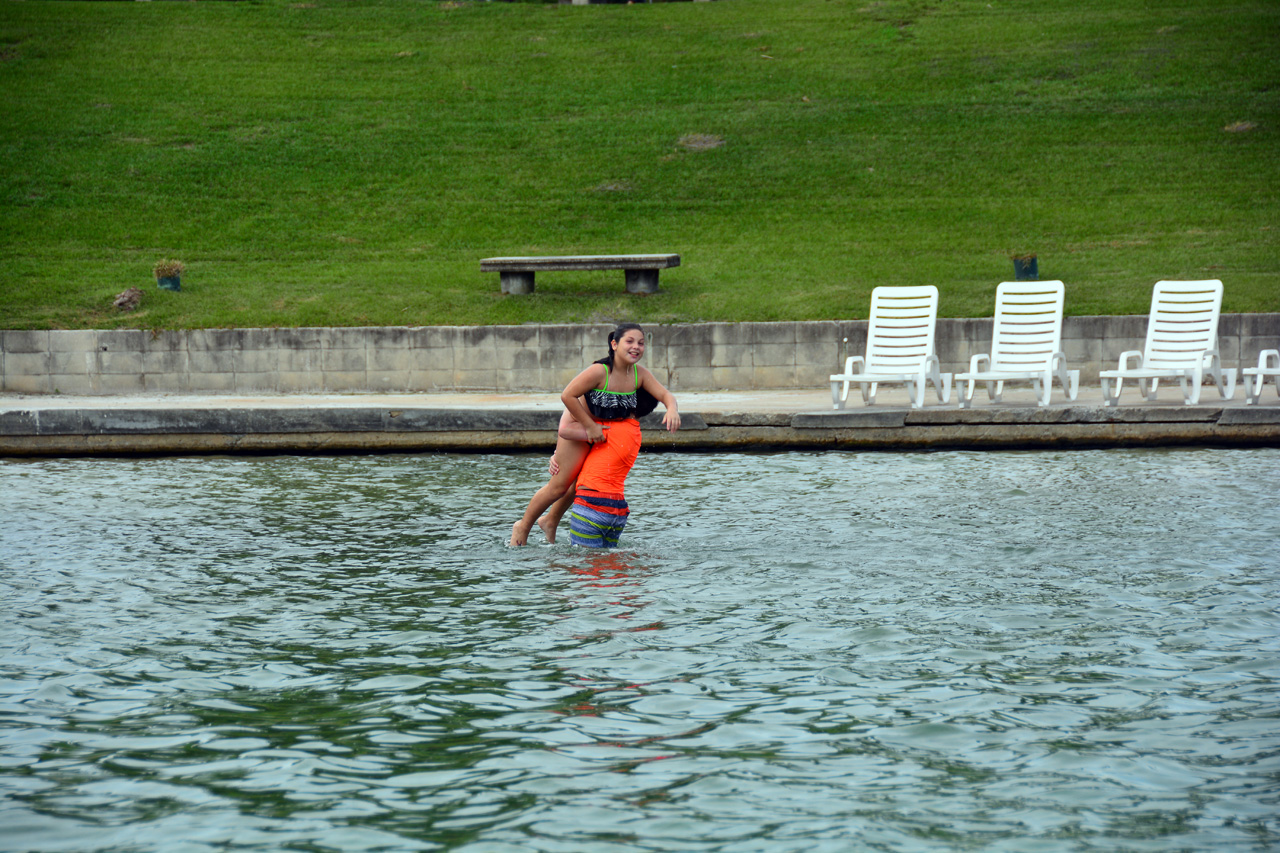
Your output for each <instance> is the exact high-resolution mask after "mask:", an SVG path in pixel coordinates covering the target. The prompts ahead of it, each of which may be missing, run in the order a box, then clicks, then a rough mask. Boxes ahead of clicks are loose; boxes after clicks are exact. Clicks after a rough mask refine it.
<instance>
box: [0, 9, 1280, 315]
mask: <svg viewBox="0 0 1280 853" xmlns="http://www.w3.org/2000/svg"><path fill="white" fill-rule="evenodd" d="M1276 44H1280V4H1276V3H1274V2H1272V0H1241V2H1231V3H1227V2H1222V0H1182V2H1178V3H1171V4H1152V3H1149V2H1148V0H1081V2H1076V3H1070V4H1067V3H1044V2H1041V0H997V2H988V0H976V2H975V1H974V0H946V2H942V0H887V2H868V0H788V2H777V0H722V2H718V3H697V4H695V3H671V4H653V5H635V6H594V7H573V6H558V5H549V6H542V5H527V4H506V3H476V4H466V3H460V4H459V3H439V2H401V0H385V2H376V1H375V0H315V2H311V3H291V2H277V0H264V2H255V3H173V4H170V3H149V4H136V3H78V2H59V3H41V2H12V0H0V160H2V162H3V164H4V165H3V167H2V169H3V170H2V171H0V328H30V327H37V328H39V327H115V326H139V325H141V326H152V327H181V326H191V327H204V326H265V325H281V326H294V325H364V324H374V325H381V324H439V323H458V324H491V323H522V322H575V321H581V320H599V319H604V318H610V319H613V318H618V319H622V318H628V319H632V318H633V319H640V320H649V321H699V320H771V319H822V318H837V317H858V316H865V312H866V306H867V304H868V299H869V294H870V290H871V288H872V287H874V286H875V285H878V284H915V283H929V282H932V283H936V284H938V285H939V287H940V288H941V289H942V291H943V298H942V312H943V314H945V315H949V316H980V315H983V314H989V313H990V311H991V300H992V296H993V293H994V289H995V285H996V283H998V282H999V281H1001V280H1003V279H1006V278H1009V277H1010V276H1011V264H1010V262H1009V260H1008V256H1009V254H1010V253H1011V252H1022V251H1035V252H1038V253H1039V256H1040V271H1041V275H1042V277H1045V278H1061V279H1063V280H1064V281H1066V282H1067V285H1068V299H1067V310H1068V312H1069V313H1072V314H1094V313H1144V312H1145V311H1146V309H1147V304H1148V301H1149V298H1150V296H1149V295H1150V287H1151V284H1152V283H1153V282H1154V281H1156V280H1157V279H1159V278H1206V277H1215V278H1221V279H1223V281H1224V282H1225V284H1226V288H1227V296H1226V302H1225V306H1224V308H1225V310H1227V311H1276V310H1280V234H1277V231H1276V230H1275V228H1276V227H1277V226H1278V225H1280V215H1278V214H1280V144H1278V142H1280V88H1278V86H1280V52H1277V51H1276V50H1275V46H1276ZM1245 121H1247V122H1253V123H1254V124H1256V127H1255V128H1253V129H1251V130H1247V131H1243V132H1227V131H1225V130H1224V128H1225V127H1226V126H1228V125H1231V124H1233V123H1236V122H1245ZM694 133H700V134H708V135H713V136H716V137H720V138H722V139H723V140H724V144H723V145H722V146H720V147H716V148H713V149H709V150H701V151H697V150H688V149H686V148H684V147H682V146H681V145H680V144H679V140H680V139H681V137H683V136H685V135H687V134H694ZM648 251H655V252H656V251H675V252H679V253H681V255H682V257H683V259H684V266H682V267H681V268H680V269H678V270H671V271H668V272H666V273H664V275H663V282H664V292H663V293H660V294H658V295H656V296H651V297H646V298H637V297H626V296H625V295H623V294H622V293H621V273H599V274H584V273H568V274H563V273H562V274H558V275H545V276H542V277H540V279H539V283H538V291H537V293H536V294H535V295H534V296H533V297H503V296H501V295H500V294H499V293H498V288H497V281H496V276H491V275H481V274H480V273H479V271H478V260H479V259H480V258H482V257H487V256H490V255H509V254H537V253H557V254H558V253H594V252H648ZM165 256H172V257H180V258H182V259H183V260H185V261H186V262H187V266H188V272H187V274H186V275H185V276H184V279H183V284H184V291H183V292H182V293H179V294H172V293H167V292H164V291H158V290H157V289H156V288H155V287H154V283H153V282H151V280H150V270H151V266H152V264H153V263H154V262H155V261H156V260H157V259H158V258H160V257H165ZM130 285H137V286H141V287H143V288H144V290H145V291H146V298H145V300H144V303H143V310H142V311H140V312H138V313H136V314H133V315H119V314H116V313H115V312H114V311H113V310H112V309H110V307H109V306H110V302H111V299H112V297H113V296H114V295H115V294H116V293H118V292H119V291H121V290H123V289H124V288H125V287H128V286H130Z"/></svg>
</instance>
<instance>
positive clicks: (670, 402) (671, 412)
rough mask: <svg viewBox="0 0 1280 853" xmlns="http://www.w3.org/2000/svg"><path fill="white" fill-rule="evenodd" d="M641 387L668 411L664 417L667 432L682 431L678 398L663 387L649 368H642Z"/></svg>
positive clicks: (663, 421)
mask: <svg viewBox="0 0 1280 853" xmlns="http://www.w3.org/2000/svg"><path fill="white" fill-rule="evenodd" d="M640 387H642V388H644V390H646V391H648V392H649V393H650V394H652V395H653V396H654V399H656V400H657V401H658V402H659V403H661V404H662V406H663V408H665V409H666V410H667V411H666V413H665V414H663V416H662V425H663V426H665V427H666V428H667V432H675V431H676V430H678V429H680V409H679V407H677V406H676V398H675V397H674V396H673V395H672V394H671V392H670V391H668V390H667V389H666V388H665V387H663V385H662V383H661V382H659V381H658V380H657V379H656V378H655V377H654V375H653V374H652V373H650V372H649V368H647V367H642V368H640Z"/></svg>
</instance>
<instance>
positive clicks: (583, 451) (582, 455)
mask: <svg viewBox="0 0 1280 853" xmlns="http://www.w3.org/2000/svg"><path fill="white" fill-rule="evenodd" d="M588 450H590V445H588V444H587V443H585V442H581V441H573V440H571V439H567V438H560V439H557V440H556V460H557V461H558V462H559V464H560V470H559V471H558V472H557V473H556V474H554V475H553V476H552V477H551V479H550V481H548V482H547V484H546V485H545V486H543V487H542V488H541V489H538V491H536V492H534V494H533V497H532V498H531V499H530V500H529V506H528V507H526V508H525V511H524V516H523V517H522V518H521V519H520V520H519V521H517V522H516V523H515V524H513V525H511V543H510V544H512V545H525V544H528V541H529V531H530V530H532V529H533V524H534V522H535V521H537V519H538V516H540V515H542V513H543V511H544V510H546V509H547V507H549V506H551V505H552V504H554V503H555V502H556V501H558V500H560V499H562V498H563V497H564V496H565V495H566V494H568V493H571V491H572V489H573V484H574V482H575V481H576V480H577V479H578V471H579V470H580V469H581V468H582V462H583V460H585V459H586V458H587V451H588ZM570 500H572V499H570ZM558 521H559V517H558V516H557V522H558ZM544 529H545V528H544Z"/></svg>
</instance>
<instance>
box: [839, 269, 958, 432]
mask: <svg viewBox="0 0 1280 853" xmlns="http://www.w3.org/2000/svg"><path fill="white" fill-rule="evenodd" d="M937 324H938V288H936V287H934V286H933V285H931V284H930V285H925V286H922V287H877V288H875V289H874V290H872V291H871V319H870V321H869V322H868V324H867V354H866V357H865V358H864V357H863V356H860V355H851V356H849V357H848V358H847V359H845V362H844V373H833V374H831V402H832V407H833V408H836V409H843V408H844V404H845V401H846V400H848V399H849V385H850V384H851V383H854V382H856V383H858V384H859V385H860V386H861V387H862V401H863V402H864V403H866V404H867V405H868V406H870V405H873V404H874V403H875V401H876V389H877V388H878V387H879V385H880V384H881V383H883V382H903V383H905V384H906V386H907V394H908V396H909V397H910V398H911V408H913V409H918V408H920V407H921V406H923V405H924V392H925V383H926V382H932V383H933V387H934V389H935V390H936V391H937V392H938V399H939V400H941V401H942V402H944V403H945V402H947V401H948V400H950V399H951V374H950V373H939V372H938V356H937V355H935V354H934V352H933V336H934V329H935V328H936V327H937Z"/></svg>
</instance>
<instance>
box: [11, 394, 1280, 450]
mask: <svg viewBox="0 0 1280 853" xmlns="http://www.w3.org/2000/svg"><path fill="white" fill-rule="evenodd" d="M559 414H560V413H559V411H558V409H555V408H553V407H550V406H549V407H547V408H545V409H541V410H527V409H511V408H496V409H495V408H462V407H455V408H450V407H447V406H445V407H438V408H433V407H429V406H401V407H394V408H393V407H386V406H372V405H331V406H309V407H308V406H298V405H293V406H290V405H258V406H235V407H225V408H223V407H217V406H212V405H207V406H203V407H201V406H151V407H119V406H116V407H91V406H78V407H77V406H64V407H45V408H41V407H27V408H10V409H8V410H0V456H12V457H22V456H94V455H157V454H179V455H180V454H203V453H380V452H432V451H435V452H444V451H448V452H485V453H488V452H509V451H526V452H549V451H550V450H551V449H552V448H553V447H554V446H555V443H556V433H555V431H556V426H557V424H558V422H559ZM681 420H682V422H683V423H682V428H681V429H680V431H679V432H676V433H668V432H666V431H665V430H664V429H663V428H662V421H661V415H660V414H654V415H650V416H648V417H646V418H645V419H644V421H643V426H644V428H645V450H646V451H649V452H664V451H666V452H680V451H704V450H716V451H733V450H745V451H753V450H784V449H790V450H794V449H820V450H941V449H953V448H963V449H976V450H1004V449H1029V448H1060V449H1070V448H1097V447H1142V446H1179V445H1181V446H1187V445H1201V446H1219V447H1260V446H1266V447H1280V407H1258V408H1254V407H1249V408H1242V407H1236V408H1225V409H1224V408H1219V407H1174V406H1150V407H1147V408H1140V409H1103V408H1097V407H1086V406H1072V407H1064V408H1059V409H1038V408H1021V409H991V410H948V409H933V410H928V409H926V410H911V409H906V408H885V409H878V410H871V411H866V410H856V411H841V412H799V413H794V414H787V413H779V412H760V413H735V412H730V413H712V412H708V413H696V412H690V413H682V415H681Z"/></svg>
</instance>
